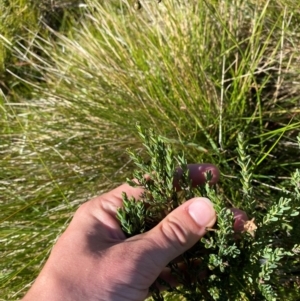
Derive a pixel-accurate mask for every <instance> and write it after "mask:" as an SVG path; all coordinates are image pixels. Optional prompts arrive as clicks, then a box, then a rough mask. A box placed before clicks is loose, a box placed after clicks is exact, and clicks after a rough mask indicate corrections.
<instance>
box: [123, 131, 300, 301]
mask: <svg viewBox="0 0 300 301" xmlns="http://www.w3.org/2000/svg"><path fill="white" fill-rule="evenodd" d="M137 130H138V133H139V135H140V137H141V139H142V141H143V145H144V149H145V153H144V154H143V155H142V154H139V155H136V154H135V153H133V152H131V151H129V154H130V157H131V159H132V160H133V162H134V163H135V164H136V167H137V169H136V170H135V172H134V177H135V181H131V180H128V183H129V184H130V185H132V186H134V187H137V186H138V187H142V188H144V193H143V194H142V196H141V199H140V200H131V201H129V200H128V198H127V196H126V195H123V200H124V208H120V209H119V211H118V215H117V217H118V219H119V220H120V222H121V225H122V228H123V230H124V231H125V232H126V234H127V235H129V236H131V235H134V234H138V233H143V232H145V231H147V230H150V229H151V228H153V227H155V225H157V224H158V223H159V222H160V221H161V220H162V219H163V218H164V217H165V216H166V215H167V214H168V213H170V212H171V211H172V210H174V209H175V208H177V207H178V206H180V204H182V203H183V202H185V201H186V200H188V199H190V198H192V197H194V196H208V197H210V199H211V200H212V201H213V203H214V205H215V208H216V211H217V216H218V221H217V224H216V225H215V226H214V228H213V229H208V232H207V234H206V235H205V236H204V237H203V238H202V239H201V241H199V242H198V243H197V244H196V245H195V246H194V247H193V248H192V249H191V250H189V251H187V252H186V253H184V254H183V255H182V262H184V263H185V264H187V271H186V272H185V273H184V275H183V274H182V273H181V271H180V269H179V266H178V263H176V262H170V263H169V265H168V266H169V267H170V268H171V270H172V272H173V275H175V276H176V277H177V279H178V282H179V283H180V286H179V287H178V288H172V287H170V288H169V292H172V294H173V295H174V296H181V297H185V298H186V300H241V299H243V300H270V301H271V300H272V301H273V300H282V298H284V292H285V288H286V287H287V286H288V287H289V289H290V290H293V294H294V295H293V296H298V290H297V289H295V286H293V284H296V279H295V276H294V270H293V268H292V266H293V265H295V264H296V263H297V264H299V261H300V258H299V251H298V247H297V245H298V244H299V242H300V238H299V237H294V240H293V241H291V240H290V236H291V231H295V230H296V231H298V232H297V233H299V231H300V228H299V226H295V223H293V221H297V218H298V217H297V216H298V215H299V212H300V206H299V202H298V199H297V197H292V198H287V197H284V196H282V197H280V196H278V198H277V199H276V198H273V199H272V204H270V206H269V208H266V209H265V210H262V209H261V208H257V207H256V208H255V207H254V206H253V200H252V199H251V197H250V196H251V194H249V193H247V192H249V190H250V191H253V192H255V193H257V191H256V190H257V189H256V187H255V186H253V185H252V183H251V182H250V180H249V179H251V176H249V174H250V171H251V170H252V169H253V166H252V165H251V162H250V158H249V156H248V155H247V152H246V149H247V144H246V143H245V142H243V140H242V134H239V135H238V140H237V143H238V155H239V157H238V159H237V163H238V164H239V165H240V167H241V168H242V171H241V174H242V180H241V184H240V188H239V189H238V191H240V193H241V198H243V201H244V202H248V203H249V204H247V203H246V204H245V206H244V208H248V210H247V211H246V213H247V214H248V216H249V218H252V219H251V220H249V221H246V222H244V230H243V231H242V232H235V230H234V227H233V225H234V214H233V212H232V211H231V210H230V209H228V208H229V207H230V205H231V204H229V203H228V202H227V201H226V199H225V198H224V195H223V194H222V193H220V188H217V187H212V186H210V185H209V184H208V181H209V179H210V178H211V174H207V175H206V178H207V181H206V183H204V184H203V185H202V186H198V187H192V185H191V180H190V178H189V173H188V167H187V161H186V159H185V156H184V155H183V154H182V155H175V154H174V151H172V149H171V147H170V146H169V145H168V144H167V143H165V142H164V139H163V138H162V137H161V136H160V135H156V134H155V133H154V132H153V130H149V131H143V130H142V128H141V127H140V126H137ZM179 170H182V171H183V172H182V175H181V173H179ZM145 175H147V176H145ZM177 182H178V183H180V185H179V187H180V188H181V189H180V191H179V189H178V185H177V184H176V183H177ZM292 184H293V186H294V189H295V194H296V195H298V197H299V171H298V170H297V171H296V172H295V173H294V174H293V181H292ZM245 188H247V190H245ZM245 196H246V197H245ZM145 208H146V210H145ZM137 215H138V216H137ZM256 220H257V225H256V224H255V223H256ZM251 227H252V228H251ZM133 229H134V230H133ZM295 241H296V242H297V244H295ZM192 262H198V264H196V265H193V264H192ZM200 272H202V273H203V272H205V276H204V279H203V277H202V278H201V277H197V276H195V275H197V274H198V275H200ZM286 279H289V285H287V283H286ZM158 281H161V280H158ZM165 285H166V286H168V285H167V284H165ZM153 299H154V300H164V297H163V295H162V294H160V293H159V292H155V291H154V294H153Z"/></svg>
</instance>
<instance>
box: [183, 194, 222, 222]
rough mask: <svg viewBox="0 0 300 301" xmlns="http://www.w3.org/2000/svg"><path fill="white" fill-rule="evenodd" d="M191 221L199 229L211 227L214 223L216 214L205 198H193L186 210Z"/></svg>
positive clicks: (210, 203)
mask: <svg viewBox="0 0 300 301" xmlns="http://www.w3.org/2000/svg"><path fill="white" fill-rule="evenodd" d="M188 212H189V214H190V216H191V217H192V219H193V220H194V221H195V222H196V223H197V224H198V225H199V226H201V227H212V226H213V225H214V223H215V221H216V212H215V210H214V207H213V204H212V202H211V201H210V200H209V199H207V198H195V199H194V201H193V202H192V204H191V205H190V206H189V208H188Z"/></svg>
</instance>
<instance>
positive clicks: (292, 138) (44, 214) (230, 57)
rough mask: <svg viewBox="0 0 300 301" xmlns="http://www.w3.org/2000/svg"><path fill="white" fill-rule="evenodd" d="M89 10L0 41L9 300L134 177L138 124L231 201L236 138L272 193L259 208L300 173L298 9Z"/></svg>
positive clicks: (283, 2)
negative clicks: (93, 208)
mask: <svg viewBox="0 0 300 301" xmlns="http://www.w3.org/2000/svg"><path fill="white" fill-rule="evenodd" d="M23 3H26V4H28V3H29V2H26V1H25V2H23ZM42 4H43V5H44V6H42V5H41V6H40V7H39V8H41V7H45V5H46V7H47V5H48V4H47V2H43V3H42ZM79 4H80V3H79ZM81 4H82V5H81V6H80V7H79V6H78V3H77V2H76V5H75V4H74V6H72V10H71V11H67V13H66V14H67V15H66V16H67V21H66V23H64V24H67V25H65V26H62V27H60V26H50V25H49V22H48V23H47V22H46V20H45V19H43V20H42V21H40V22H39V21H38V20H37V19H36V18H35V19H33V21H31V22H30V24H31V23H32V26H23V27H22V30H24V32H26V35H22V36H19V38H18V39H15V40H14V42H12V41H11V40H10V39H9V38H8V34H6V35H4V34H1V36H0V38H1V40H2V41H5V42H4V44H5V45H6V48H5V49H6V50H5V51H9V57H10V58H11V60H12V62H18V66H19V67H18V69H17V70H16V68H15V66H16V64H12V65H10V64H8V63H7V62H8V61H9V62H11V60H10V59H9V58H8V56H7V54H5V56H3V49H4V48H2V50H1V51H2V66H3V67H2V70H3V69H4V68H5V70H6V72H5V74H4V73H3V71H0V73H1V72H2V75H0V76H1V77H0V78H1V87H6V88H5V89H4V88H3V89H2V90H3V92H2V94H1V95H0V114H1V121H0V122H1V130H0V131H1V142H0V153H1V158H2V159H1V161H0V164H1V167H0V170H1V174H0V181H1V186H0V187H1V188H0V194H1V201H0V202H1V207H2V208H3V209H2V210H1V213H0V220H1V230H0V233H1V234H0V235H1V237H0V239H1V244H2V246H3V250H1V253H3V254H2V256H1V259H0V265H1V268H0V270H1V271H2V272H1V274H0V286H1V287H2V288H1V290H3V292H4V293H3V296H4V297H3V298H5V299H4V300H6V299H9V300H15V299H17V298H18V297H19V296H21V295H22V294H24V292H25V291H26V289H27V286H28V283H30V281H32V280H33V279H34V277H35V276H36V274H37V273H38V271H39V268H40V266H41V264H42V263H43V261H44V259H45V258H46V257H47V254H48V252H49V250H50V249H51V246H52V245H53V242H54V241H55V239H56V238H57V236H58V235H59V234H60V233H61V231H62V230H63V229H64V227H65V226H66V225H67V223H68V221H69V220H70V218H71V216H72V212H74V210H75V209H76V208H77V207H78V205H79V204H80V203H82V202H83V201H84V200H86V199H88V198H90V197H91V196H92V195H95V194H98V193H101V192H102V191H104V190H106V189H109V188H111V187H113V186H116V185H118V184H119V183H120V182H122V181H124V180H125V178H126V177H130V176H131V171H132V163H131V162H130V160H129V157H128V156H127V154H126V153H125V149H126V148H128V147H130V148H131V149H133V150H135V151H139V150H140V149H141V147H142V146H141V144H140V141H139V139H138V135H137V133H136V130H135V124H136V122H139V123H140V124H141V125H142V127H143V128H149V127H152V128H154V129H155V130H156V131H157V132H158V133H159V134H161V135H163V136H164V137H165V138H166V140H167V141H169V142H171V143H172V144H174V147H176V148H177V149H178V150H184V151H185V153H186V154H187V157H188V159H189V160H190V162H193V161H194V162H202V161H206V162H212V163H215V164H216V165H218V166H219V167H220V169H221V172H222V174H223V177H222V180H221V183H220V186H221V187H222V189H224V194H225V195H226V197H227V198H228V199H229V200H230V201H231V203H232V204H233V205H234V206H239V207H240V208H243V202H242V199H241V198H240V197H239V194H240V193H241V192H238V191H235V190H234V189H233V188H232V187H231V183H232V181H236V179H237V178H238V174H239V169H238V165H237V164H236V163H237V152H236V147H237V144H236V139H237V135H238V133H239V132H244V135H245V139H246V141H247V152H248V154H249V155H250V157H251V162H252V163H253V164H254V166H255V168H254V170H253V171H252V172H253V181H254V185H259V186H260V187H261V190H262V191H263V192H264V194H265V196H266V197H265V198H264V199H258V200H257V204H258V206H261V207H262V208H263V207H265V206H268V205H269V202H271V201H272V198H273V197H275V196H277V195H278V193H279V192H280V189H281V190H283V189H286V190H288V189H289V187H290V174H291V172H292V171H293V170H294V169H295V168H297V167H299V165H300V161H299V159H298V158H299V149H298V147H297V142H296V136H297V134H298V133H299V126H300V118H299V116H300V114H299V112H300V100H299V95H300V94H299V90H300V85H299V82H300V76H299V66H300V65H299V60H300V55H299V51H300V50H299V49H300V47H299V46H300V34H299V32H300V31H299V24H300V23H299V20H300V9H299V7H298V4H297V2H296V1H287V0H280V1H276V3H275V4H274V3H273V2H272V1H265V0H262V1H242V0H236V1H229V0H224V1H220V2H215V1H210V0H209V1H189V2H188V3H184V2H181V1H171V0H164V1H163V2H162V3H159V4H157V3H156V2H155V1H141V5H142V9H141V10H138V11H136V10H135V9H134V5H133V3H127V2H125V1H120V2H119V1H113V2H110V3H106V2H103V3H102V2H97V1H92V0H87V1H85V3H81ZM27 7H28V6H27ZM63 8H64V7H63V6H61V9H63ZM63 11H64V10H63ZM65 11H66V10H65ZM37 15H38V13H37ZM7 16H9V17H10V18H12V16H15V13H14V12H11V11H10V12H8V13H7ZM12 19H13V20H14V22H17V20H16V19H15V18H12ZM47 20H51V18H50V19H49V17H48V19H47ZM50 23H51V22H50ZM9 24H10V23H6V24H5V25H4V28H7V30H8V29H9V28H10V27H11V26H10V25H9ZM13 24H15V23H13ZM47 24H48V25H47ZM59 28H60V31H58V29H59ZM10 36H11V37H15V36H16V33H15V32H12V33H11V34H10ZM0 57H1V54H0ZM20 87H22V88H20ZM275 186H276V187H277V188H276V189H275V188H273V187H275ZM278 187H279V191H278ZM1 249H2V247H1Z"/></svg>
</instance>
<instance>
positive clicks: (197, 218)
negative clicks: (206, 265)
mask: <svg viewBox="0 0 300 301" xmlns="http://www.w3.org/2000/svg"><path fill="white" fill-rule="evenodd" d="M215 221H216V213H215V211H214V209H213V205H212V203H211V202H210V201H209V200H208V199H207V198H202V197H201V198H194V199H191V200H189V201H187V202H185V203H184V204H182V205H181V206H179V207H178V208H176V209H175V210H174V211H172V212H171V213H170V214H169V215H168V216H166V217H165V218H164V219H163V220H162V221H161V222H160V223H159V224H158V225H157V226H156V227H154V228H153V229H152V230H150V231H149V232H147V233H145V234H144V238H145V239H142V240H140V241H141V242H143V243H141V244H140V246H139V249H140V250H141V251H142V252H145V253H147V254H148V255H149V252H150V253H151V252H152V253H153V252H154V253H155V254H152V256H146V257H145V258H147V259H148V260H152V261H154V264H153V263H152V264H149V266H153V269H155V272H156V274H155V273H154V274H155V275H156V277H157V276H158V275H159V274H160V272H161V271H162V269H163V268H164V267H165V266H166V265H167V264H168V263H169V262H170V261H172V260H173V259H174V258H176V257H177V256H179V255H180V254H182V253H184V252H185V251H187V250H188V249H190V248H191V247H192V246H193V245H194V244H195V243H196V242H197V241H198V240H199V238H200V237H202V236H203V235H204V234H205V233H206V228H207V227H212V226H213V225H214V223H215ZM146 242H150V243H146ZM154 280H155V279H153V281H154Z"/></svg>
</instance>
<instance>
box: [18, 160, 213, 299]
mask: <svg viewBox="0 0 300 301" xmlns="http://www.w3.org/2000/svg"><path fill="white" fill-rule="evenodd" d="M189 170H190V176H191V179H192V182H193V184H194V185H198V184H200V183H203V182H204V181H205V173H206V172H207V171H209V170H210V171H211V173H212V176H213V177H212V180H211V182H212V183H216V182H217V181H218V179H219V171H218V169H217V168H216V167H215V166H213V165H211V164H191V165H189ZM175 185H176V183H175ZM122 192H126V194H127V195H128V196H129V197H132V196H133V197H135V198H136V199H139V197H140V195H141V194H142V192H143V190H142V189H141V188H134V187H131V186H129V185H128V184H123V185H121V186H119V187H117V188H116V189H114V190H112V191H110V192H108V193H105V194H103V195H101V196H99V197H97V198H94V199H92V200H90V201H88V202H86V203H85V204H83V205H81V207H80V208H79V209H78V210H77V211H76V213H75V215H74V217H73V220H72V222H71V223H70V225H69V227H68V228H67V229H66V231H65V232H64V233H63V234H62V236H61V237H60V238H59V239H58V241H57V243H56V244H55V246H54V247H53V250H52V252H51V254H50V257H49V259H48V261H47V262H46V264H45V266H44V268H43V269H42V271H41V273H40V275H39V276H38V278H37V279H36V281H35V283H34V284H33V286H32V288H31V289H30V290H29V292H28V293H27V295H26V296H25V297H24V299H23V301H28V300H30V301H35V300H39V301H44V300H47V301H62V300H63V301H68V300H70V301H71V300H72V301H77V300H78V301H79V300H80V301H81V300H85V301H96V300H97V301H99V300H101V301H102V300H103V301H110V300H113V301H118V300H122V301H124V300H130V301H134V300H144V299H145V298H146V297H147V295H148V293H149V287H150V286H151V285H152V284H153V283H154V282H155V280H156V279H157V277H158V276H160V277H161V278H163V279H164V280H166V281H169V280H170V281H171V278H170V275H169V274H168V271H166V269H164V268H165V266H166V265H167V264H168V263H169V262H170V261H172V260H173V259H175V258H176V257H178V256H179V255H180V254H182V253H184V252H185V251H186V250H188V249H189V248H191V247H192V246H193V245H194V244H195V243H196V242H197V241H198V240H199V238H201V237H202V236H203V235H204V234H205V232H206V228H207V227H212V226H213V225H214V223H215V221H216V214H215V211H214V209H213V206H212V204H211V203H210V201H209V200H208V199H206V198H202V197H200V198H194V199H191V200H189V201H187V202H185V203H184V204H182V205H181V206H179V207H178V208H176V209H175V210H174V211H172V212H171V213H170V214H169V215H168V216H166V218H165V219H164V220H162V221H161V222H160V223H159V224H158V225H157V226H156V227H155V228H153V229H151V230H150V231H148V232H146V233H143V234H140V235H136V236H134V237H131V238H128V239H127V238H126V237H125V235H124V233H123V232H122V230H121V228H120V224H119V222H118V220H117V219H116V211H117V208H119V207H121V206H122Z"/></svg>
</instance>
